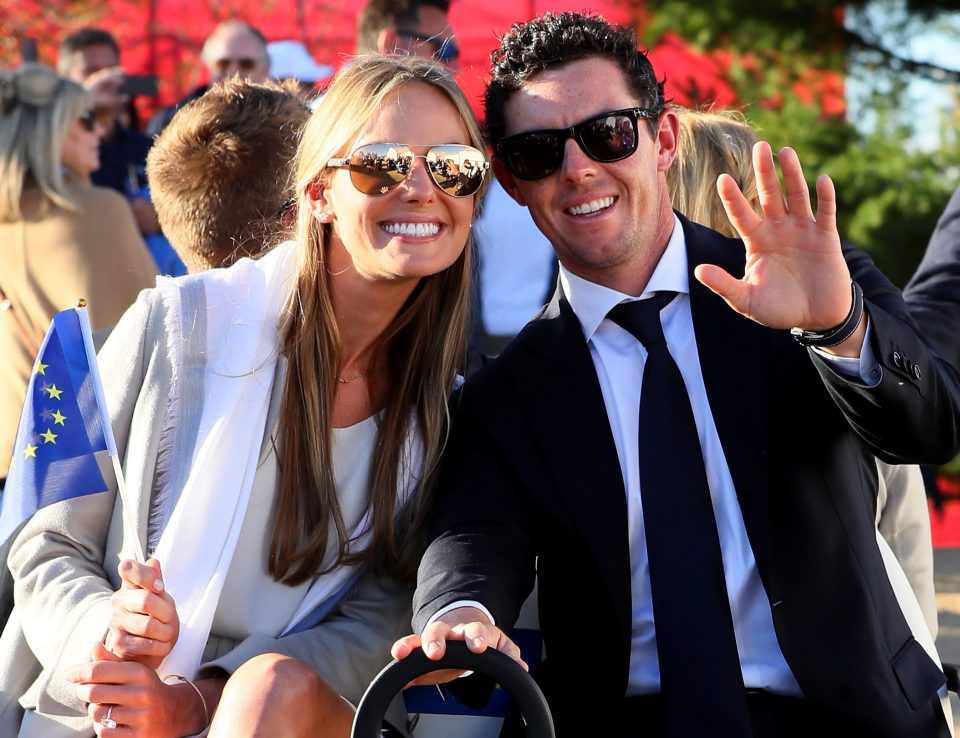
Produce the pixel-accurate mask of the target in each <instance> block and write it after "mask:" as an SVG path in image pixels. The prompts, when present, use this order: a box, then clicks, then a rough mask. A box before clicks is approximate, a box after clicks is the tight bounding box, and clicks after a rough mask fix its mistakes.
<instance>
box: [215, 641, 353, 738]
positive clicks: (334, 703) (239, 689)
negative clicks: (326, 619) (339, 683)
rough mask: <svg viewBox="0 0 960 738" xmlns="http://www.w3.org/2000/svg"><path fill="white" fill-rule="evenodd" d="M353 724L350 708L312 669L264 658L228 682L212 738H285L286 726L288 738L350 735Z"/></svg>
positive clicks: (285, 658)
mask: <svg viewBox="0 0 960 738" xmlns="http://www.w3.org/2000/svg"><path fill="white" fill-rule="evenodd" d="M278 716H282V720H280V721H279V723H278ZM352 719H353V710H352V708H351V707H350V705H349V703H347V702H346V701H344V700H343V699H342V698H341V697H340V695H338V694H337V693H336V692H335V691H334V690H333V689H331V688H330V686H329V685H328V684H327V683H326V682H325V681H324V680H323V679H322V678H321V677H320V675H319V674H317V672H316V671H315V670H314V669H313V667H312V666H310V665H309V664H307V663H306V662H304V661H300V660H298V659H294V658H290V657H288V656H283V655H280V654H263V655H260V656H255V657H254V658H252V659H250V660H249V661H247V662H246V663H245V664H243V665H242V666H241V667H240V668H239V669H237V670H236V671H235V672H234V673H233V674H232V675H231V677H230V678H229V679H228V680H227V684H226V686H225V687H224V690H223V695H222V697H221V699H220V704H219V706H218V707H217V710H216V715H215V717H214V721H213V725H212V726H211V732H210V735H211V736H216V735H224V736H227V735H230V736H241V735H242V736H255V735H267V734H268V732H269V734H271V735H279V733H278V732H277V731H278V727H280V726H281V725H282V730H281V732H282V733H283V734H284V735H286V736H300V735H309V736H327V735H329V736H341V735H342V736H346V735H349V732H350V724H351V722H352ZM321 726H322V727H321ZM318 728H320V729H319V730H318ZM261 729H262V731H268V732H262V731H261ZM238 731H239V732H238Z"/></svg>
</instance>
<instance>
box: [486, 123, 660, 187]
mask: <svg viewBox="0 0 960 738" xmlns="http://www.w3.org/2000/svg"><path fill="white" fill-rule="evenodd" d="M658 116H659V112H657V111H655V110H650V109H647V108H626V109H624V110H613V111H611V112H609V113H601V114H600V115H597V116H594V117H593V118H589V119H587V120H585V121H583V122H581V123H577V124H576V125H574V126H570V127H569V128H550V129H544V130H538V131H526V132H525V133H518V134H516V135H514V136H507V137H506V138H504V139H503V140H502V141H500V143H499V144H498V145H497V147H496V150H497V154H498V156H499V157H500V158H501V159H503V161H504V163H505V164H506V165H507V168H508V169H509V170H510V173H511V174H513V176H514V177H516V178H517V179H526V180H533V179H543V178H544V177H548V176H549V175H551V174H553V173H554V172H555V171H557V170H558V169H559V168H560V165H561V164H562V163H563V150H564V147H565V145H566V142H567V139H568V138H572V139H574V140H575V141H576V142H577V144H578V145H579V146H580V149H581V150H582V151H583V153H585V154H586V155H587V156H589V157H590V158H591V159H593V160H594V161H599V162H605V163H608V162H612V161H619V160H620V159H626V158H627V157H628V156H630V155H631V154H633V152H635V151H636V150H637V142H638V133H637V121H638V120H639V119H641V118H643V119H644V120H653V119H656V118H657V117H658Z"/></svg>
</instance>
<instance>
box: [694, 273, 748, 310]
mask: <svg viewBox="0 0 960 738" xmlns="http://www.w3.org/2000/svg"><path fill="white" fill-rule="evenodd" d="M693 275H694V276H695V277H696V278H697V280H698V281H699V282H700V283H701V284H702V285H704V286H705V287H707V288H708V289H710V290H712V291H713V292H716V293H717V294H718V295H720V297H722V298H723V299H724V301H726V303H727V304H728V305H729V306H730V307H732V308H733V309H734V310H736V311H737V312H738V313H741V314H742V315H749V314H750V312H749V310H750V285H749V284H747V283H746V282H744V281H743V280H740V279H737V278H736V277H734V276H732V275H731V274H730V273H729V272H727V271H726V270H724V269H721V268H720V267H718V266H716V265H714V264H700V265H699V266H697V267H696V268H695V269H694V270H693Z"/></svg>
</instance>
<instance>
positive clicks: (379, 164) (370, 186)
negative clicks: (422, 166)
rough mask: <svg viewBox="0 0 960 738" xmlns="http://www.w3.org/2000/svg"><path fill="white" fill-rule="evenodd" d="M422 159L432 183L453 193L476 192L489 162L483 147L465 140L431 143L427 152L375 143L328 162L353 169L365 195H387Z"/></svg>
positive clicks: (352, 179)
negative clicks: (451, 142) (417, 152)
mask: <svg viewBox="0 0 960 738" xmlns="http://www.w3.org/2000/svg"><path fill="white" fill-rule="evenodd" d="M416 159H423V160H424V161H425V162H426V165H427V171H428V172H429V173H430V178H431V179H432V180H433V183H434V184H435V185H436V186H437V187H439V188H440V189H441V190H443V191H444V192H445V193H446V194H448V195H450V196H452V197H469V196H470V195H473V194H476V192H477V191H478V190H479V189H480V186H481V185H482V184H483V178H484V176H485V175H486V173H487V170H488V169H489V168H490V163H489V162H488V161H487V157H486V156H484V154H483V152H482V151H478V150H477V149H475V148H473V147H472V146H464V145H463V144H441V145H438V146H431V147H430V148H429V149H428V150H427V153H426V154H414V153H413V151H412V150H411V149H410V147H409V146H407V145H406V144H400V143H374V144H365V145H363V146H360V147H358V148H356V149H354V151H353V152H352V153H351V154H350V156H348V157H346V158H342V159H331V160H330V161H328V162H327V166H328V167H330V168H333V169H341V168H346V169H349V170H350V182H351V183H352V184H353V186H354V187H355V188H356V189H357V190H358V191H359V192H362V193H363V194H365V195H385V194H386V193H388V192H389V191H390V190H392V189H393V188H394V187H396V186H397V185H399V184H400V183H401V182H403V181H404V180H405V179H406V178H407V177H409V176H410V174H411V173H412V172H413V168H414V161H415V160H416Z"/></svg>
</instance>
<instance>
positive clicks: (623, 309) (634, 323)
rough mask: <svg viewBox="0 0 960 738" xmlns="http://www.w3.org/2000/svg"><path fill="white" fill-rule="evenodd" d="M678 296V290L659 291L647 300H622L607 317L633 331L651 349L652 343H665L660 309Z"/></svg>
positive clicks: (634, 335) (635, 336)
mask: <svg viewBox="0 0 960 738" xmlns="http://www.w3.org/2000/svg"><path fill="white" fill-rule="evenodd" d="M676 296H677V293H676V292H657V293H655V294H654V295H653V297H651V298H649V299H647V300H634V301H633V302H622V303H620V304H619V305H617V306H616V307H614V308H613V309H612V310H611V311H610V312H609V313H607V319H608V320H612V321H613V322H614V323H616V324H617V325H619V326H620V327H621V328H623V329H624V330H626V331H629V332H630V333H632V334H633V337H634V338H636V339H637V340H638V341H639V342H640V343H642V344H643V346H644V348H646V349H647V350H648V351H649V350H650V347H651V346H652V345H654V344H657V343H665V339H664V337H663V324H662V323H661V322H660V311H661V310H663V308H665V307H666V306H667V304H669V302H670V301H671V300H672V299H673V298H674V297H676Z"/></svg>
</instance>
